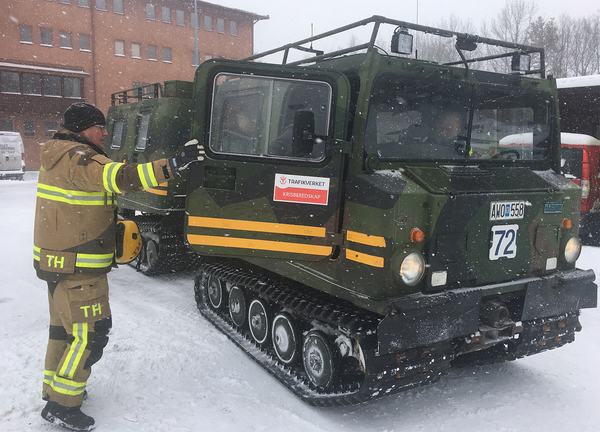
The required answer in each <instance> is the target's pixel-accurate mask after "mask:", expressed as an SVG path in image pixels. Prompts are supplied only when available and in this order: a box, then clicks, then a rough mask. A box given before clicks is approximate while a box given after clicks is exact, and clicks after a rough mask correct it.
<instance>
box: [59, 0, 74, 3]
mask: <svg viewBox="0 0 600 432" xmlns="http://www.w3.org/2000/svg"><path fill="white" fill-rule="evenodd" d="M58 2H59V3H62V4H71V2H70V1H69V0H58Z"/></svg>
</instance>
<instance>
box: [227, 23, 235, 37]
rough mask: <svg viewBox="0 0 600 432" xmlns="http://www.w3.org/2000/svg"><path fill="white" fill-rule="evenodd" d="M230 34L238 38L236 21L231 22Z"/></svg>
mask: <svg viewBox="0 0 600 432" xmlns="http://www.w3.org/2000/svg"><path fill="white" fill-rule="evenodd" d="M229 33H230V34H231V36H237V23H236V22H235V21H229Z"/></svg>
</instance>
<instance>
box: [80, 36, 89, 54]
mask: <svg viewBox="0 0 600 432" xmlns="http://www.w3.org/2000/svg"><path fill="white" fill-rule="evenodd" d="M89 50H90V37H89V36H88V35H79V51H89Z"/></svg>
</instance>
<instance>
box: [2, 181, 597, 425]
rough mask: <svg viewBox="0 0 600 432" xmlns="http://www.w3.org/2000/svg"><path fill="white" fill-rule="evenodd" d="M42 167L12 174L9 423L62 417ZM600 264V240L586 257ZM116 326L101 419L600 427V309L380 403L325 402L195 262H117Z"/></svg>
mask: <svg viewBox="0 0 600 432" xmlns="http://www.w3.org/2000/svg"><path fill="white" fill-rule="evenodd" d="M36 181H37V173H27V174H26V180H25V181H23V182H19V181H2V182H0V203H1V204H0V222H1V223H0V239H1V246H0V269H1V271H0V275H1V276H0V335H1V341H2V345H1V348H2V350H1V352H0V431H2V432H8V431H18V432H21V431H48V432H49V431H52V430H60V428H58V427H57V426H53V425H50V424H49V423H47V422H45V421H44V420H43V419H42V418H41V417H40V411H41V409H42V407H43V405H44V402H43V401H42V400H41V379H42V372H43V357H44V352H45V347H46V340H47V335H48V329H47V326H48V311H47V299H46V284H45V283H44V282H42V281H40V280H38V279H37V278H36V276H35V272H34V270H33V266H32V261H33V258H32V245H33V214H34V206H35V189H36ZM578 265H579V267H581V268H593V269H594V270H595V271H596V274H600V249H598V248H590V247H585V248H584V251H583V254H582V257H581V258H580V260H579V262H578ZM109 281H110V286H111V309H112V312H113V330H112V332H111V337H110V341H109V345H108V347H107V349H106V350H105V353H104V357H103V358H102V360H101V361H100V362H99V363H98V364H97V365H96V366H94V371H93V373H92V376H91V378H90V380H89V385H88V391H89V398H88V400H87V401H86V402H85V403H84V407H83V411H84V412H85V413H87V414H89V415H91V416H93V417H94V418H95V419H96V424H97V428H96V430H97V431H99V432H115V431H117V432H120V431H144V432H151V431H161V432H162V431H236V432H245V431H286V432H306V431H328V432H329V431H333V432H335V431H344V432H346V431H369V432H373V431H377V432H384V431H385V432H392V431H395V432H399V431H410V432H413V431H426V432H432V431H444V432H465V431H466V432H471V431H472V432H486V431H490V432H491V431H494V432H508V431H519V432H521V431H527V432H534V431H540V432H542V431H543V432H554V431H561V432H562V431H577V432H585V431H590V432H592V431H593V432H596V431H598V430H600V404H599V402H600V367H599V366H598V365H599V360H598V359H599V358H600V336H599V335H598V332H599V331H600V310H598V309H587V310H584V311H583V313H582V316H581V322H582V325H583V331H582V332H580V333H578V334H577V336H576V341H575V343H573V344H570V345H568V346H565V347H563V348H561V349H558V350H554V351H549V352H545V353H542V354H539V355H537V356H533V357H529V358H527V359H522V360H518V361H516V362H509V363H506V364H502V365H494V366H487V367H479V368H465V369H458V370H453V371H451V372H450V374H449V375H447V376H445V377H443V378H442V379H441V381H439V382H438V383H435V384H432V385H429V386H427V387H421V388H418V389H414V390H410V391H408V392H405V393H400V394H396V395H392V396H389V397H386V398H383V399H380V400H377V401H373V402H369V403H366V404H362V405H358V406H351V407H338V408H315V407H311V406H309V405H307V404H305V403H304V402H302V401H301V400H300V399H298V398H297V397H296V396H295V395H294V394H292V393H291V392H290V391H289V390H287V389H286V388H285V387H283V386H282V385H281V384H279V383H278V382H277V381H275V379H274V378H272V377H271V376H270V375H269V374H268V373H267V372H265V371H264V370H263V369H262V368H261V367H260V366H258V365H257V364H256V363H255V362H254V361H253V360H251V359H250V358H249V357H247V356H246V355H245V354H243V353H242V352H241V351H240V350H239V349H238V348H237V347H236V346H234V344H233V343H232V342H230V341H229V340H228V339H227V338H226V337H225V336H224V335H222V334H221V333H220V332H219V331H218V330H216V329H215V328H214V327H213V326H212V325H211V324H210V323H208V322H207V321H206V320H205V319H204V318H202V317H201V316H200V315H199V313H198V312H197V310H196V306H195V303H194V296H193V275H192V274H191V273H188V274H177V275H168V276H161V277H156V278H150V277H146V276H143V275H141V274H138V273H136V272H135V270H134V269H132V268H130V267H127V266H124V267H121V268H119V269H117V270H114V271H113V272H111V273H110V275H109Z"/></svg>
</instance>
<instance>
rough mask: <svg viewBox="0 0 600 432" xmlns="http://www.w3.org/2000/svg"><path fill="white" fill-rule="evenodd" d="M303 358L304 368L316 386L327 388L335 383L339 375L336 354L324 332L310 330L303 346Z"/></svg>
mask: <svg viewBox="0 0 600 432" xmlns="http://www.w3.org/2000/svg"><path fill="white" fill-rule="evenodd" d="M302 360H303V362H304V370H305V371H306V374H307V375H308V378H309V379H310V381H311V382H312V383H313V384H314V385H315V386H317V387H318V388H321V389H324V390H325V389H328V388H329V387H330V386H331V385H332V384H333V382H334V381H335V378H336V375H337V370H336V367H337V362H336V355H335V351H333V350H332V349H331V345H330V344H329V342H328V341H327V338H326V337H325V334H324V333H323V332H321V331H318V330H311V331H310V332H308V334H307V335H306V337H305V338H304V344H303V346H302Z"/></svg>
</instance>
